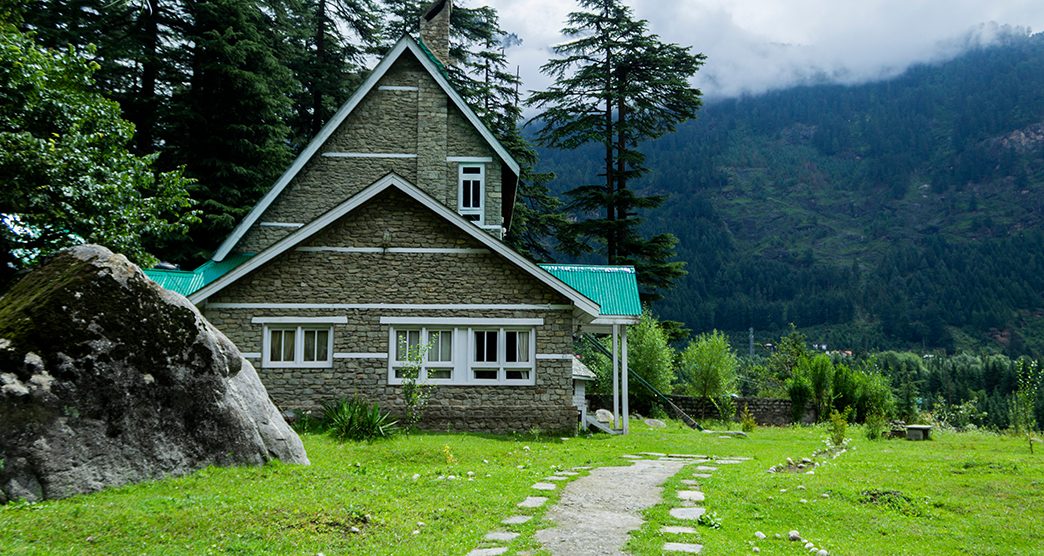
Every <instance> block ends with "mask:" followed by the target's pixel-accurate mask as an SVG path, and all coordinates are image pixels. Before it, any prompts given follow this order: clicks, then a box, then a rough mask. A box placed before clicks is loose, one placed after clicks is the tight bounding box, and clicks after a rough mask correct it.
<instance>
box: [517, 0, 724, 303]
mask: <svg viewBox="0 0 1044 556" xmlns="http://www.w3.org/2000/svg"><path fill="white" fill-rule="evenodd" d="M578 3H579V5H580V8H581V11H576V12H572V13H570V14H569V17H568V20H567V23H566V27H565V28H564V29H562V32H563V34H564V35H565V36H566V37H568V38H569V39H570V40H569V41H567V42H565V43H563V44H560V45H557V46H555V47H553V50H554V52H555V54H556V55H557V56H559V57H558V58H555V59H552V60H551V61H549V62H548V63H547V64H545V65H544V66H543V67H542V68H541V70H542V71H543V72H544V73H545V74H546V75H548V76H549V77H551V78H552V79H553V81H554V85H552V86H551V87H550V88H548V89H547V90H545V91H538V92H536V93H534V94H533V95H532V96H531V97H530V99H529V101H528V102H529V104H530V105H532V106H534V107H536V108H537V109H538V110H540V111H541V112H540V114H539V116H538V117H537V121H539V126H540V128H539V130H538V133H537V138H538V140H539V141H540V142H541V143H542V144H543V145H545V146H549V147H555V148H561V149H575V148H577V147H580V146H581V145H585V144H588V143H594V144H601V146H602V147H603V150H604V160H603V162H604V175H603V177H604V181H603V182H602V183H600V184H596V185H594V184H592V185H581V186H578V187H575V188H573V189H572V190H570V191H569V193H568V194H569V196H570V198H571V199H572V201H571V207H572V208H573V209H575V210H577V211H579V212H580V213H581V215H582V216H583V217H584V219H583V220H580V221H579V222H577V223H576V225H575V227H574V228H575V229H574V231H575V232H576V235H578V236H580V237H586V238H590V240H591V241H593V242H595V243H596V245H591V244H590V243H585V242H578V243H576V244H575V245H574V246H575V247H576V248H577V249H578V250H581V251H589V250H593V249H595V248H596V246H597V248H598V249H600V250H601V251H602V252H603V253H604V255H605V258H606V261H607V262H608V263H609V264H633V265H635V267H636V268H637V270H638V277H639V281H640V285H641V288H642V294H643V297H644V298H645V299H647V300H654V299H657V298H659V294H658V293H657V292H658V291H659V290H661V289H665V288H669V287H670V286H671V285H672V284H673V283H674V281H675V280H677V279H678V278H679V277H680V276H682V275H683V274H684V272H685V271H684V264H683V263H680V262H674V261H671V260H670V259H672V258H673V257H674V248H675V245H676V244H677V238H675V237H674V236H673V235H671V234H660V235H656V236H653V237H651V238H644V237H642V235H641V233H640V231H639V226H640V223H641V220H640V218H639V215H638V211H639V210H641V209H649V208H654V207H656V206H659V205H660V204H661V203H662V202H663V197H662V196H658V195H645V196H643V195H639V194H637V193H636V192H635V191H634V190H633V189H632V188H631V187H630V183H631V180H633V179H637V178H640V177H642V175H644V174H645V173H646V172H647V171H648V168H647V167H646V166H645V164H644V162H645V156H644V155H643V154H642V153H641V152H640V151H639V150H638V148H637V147H638V145H639V144H641V143H642V142H644V141H646V140H649V139H654V138H657V137H660V136H661V135H663V134H665V133H668V132H671V131H673V130H674V129H675V127H676V126H677V124H678V123H680V122H683V121H685V120H688V119H691V118H693V117H695V115H696V111H697V109H698V108H699V107H700V91H699V90H698V89H695V88H693V87H692V86H691V85H689V83H688V79H689V78H690V77H692V75H693V74H694V73H695V72H696V71H697V69H699V67H700V65H702V63H703V60H704V56H703V55H702V54H696V55H693V54H690V53H689V49H688V48H684V47H681V46H679V45H676V44H670V43H664V42H662V41H660V40H659V37H658V36H657V35H654V34H651V33H650V32H649V30H648V22H646V21H645V20H641V19H636V18H635V17H634V15H633V13H632V11H631V9H630V8H629V7H627V6H625V5H623V3H622V2H621V1H620V0H578ZM598 212H603V213H604V217H595V216H594V214H595V213H598Z"/></svg>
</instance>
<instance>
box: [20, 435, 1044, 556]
mask: <svg viewBox="0 0 1044 556" xmlns="http://www.w3.org/2000/svg"><path fill="white" fill-rule="evenodd" d="M634 429H635V430H634V431H633V432H632V434H631V435H629V436H627V437H613V438H609V437H605V436H596V437H591V438H572V439H568V440H561V439H558V438H534V437H531V436H527V435H518V436H503V437H494V436H483V435H464V434H422V435H414V436H412V437H399V438H396V439H393V440H390V441H386V442H377V443H373V444H352V443H347V444H340V443H337V442H335V441H332V440H329V439H327V438H326V437H323V436H316V435H305V436H304V441H305V446H306V448H307V450H308V455H309V457H310V458H311V460H312V465H311V466H310V467H295V466H288V465H281V464H278V463H276V464H271V465H267V466H265V467H261V468H236V469H216V468H214V469H207V470H203V471H201V472H198V473H195V474H193V475H190V476H188V477H182V478H177V479H169V480H164V481H157V482H153V483H147V484H141V485H136V486H129V487H124V488H119V489H111V490H107V491H105V492H101V493H96V494H91V495H87V496H78V497H74V498H71V499H67V500H61V501H53V502H45V503H40V504H12V505H8V506H6V507H2V508H0V554H52V553H75V554H81V553H84V554H121V553H136V554H140V553H149V554H184V553H199V554H202V553H223V554H224V553H238V554H254V553H288V554H316V553H318V552H324V553H326V554H345V553H351V554H432V555H435V554H464V553H466V552H468V551H469V550H471V549H472V548H475V547H477V546H485V545H484V544H483V543H482V540H481V539H482V536H483V535H484V534H485V533H487V532H489V531H492V530H494V529H504V528H505V526H502V525H499V522H500V520H502V519H503V518H505V517H507V516H510V515H514V514H517V513H530V514H532V515H534V516H537V519H534V520H532V521H531V522H529V523H527V524H525V525H522V526H516V527H514V528H511V529H512V530H515V531H519V532H521V533H523V534H522V536H521V537H519V538H518V539H516V540H515V541H514V542H513V543H512V544H511V547H512V549H513V551H521V550H531V549H537V548H539V546H538V545H537V544H536V543H535V542H534V541H533V532H534V531H535V530H537V529H538V528H542V527H546V526H548V525H549V524H548V523H547V522H543V521H542V520H541V519H540V516H542V514H543V513H544V512H545V510H546V506H545V508H542V509H539V510H526V511H522V510H519V509H518V508H516V507H515V504H517V503H518V502H519V501H521V500H522V499H523V498H525V497H526V496H527V495H532V494H535V493H534V492H533V491H531V490H530V488H529V486H530V485H531V484H532V483H534V482H536V481H538V480H539V479H541V478H543V477H546V476H547V475H549V474H550V473H552V472H553V471H555V470H557V469H560V468H566V467H573V466H578V465H591V466H604V465H614V464H615V465H619V464H622V463H624V462H625V460H623V459H621V458H620V457H619V456H620V455H621V454H625V453H635V452H640V451H657V452H675V453H698V454H707V455H713V456H719V457H720V456H732V455H736V456H749V457H752V458H754V459H753V460H752V461H748V462H745V463H742V464H739V465H722V466H720V468H719V470H718V471H717V472H715V473H714V476H713V477H712V478H711V479H707V480H705V481H703V482H702V485H701V486H702V488H703V490H704V492H705V493H706V495H707V502H706V506H707V508H708V509H709V510H710V511H713V512H716V513H717V514H718V515H719V516H720V517H721V522H722V527H721V528H720V529H709V528H705V527H700V528H699V529H700V533H699V535H698V537H696V538H694V540H697V542H701V543H703V544H704V545H705V549H704V554H743V553H749V552H750V551H751V547H752V546H753V545H752V542H753V541H754V540H755V538H754V532H755V531H762V532H764V533H766V534H767V535H768V537H769V538H768V539H766V540H764V541H758V543H757V545H758V546H759V547H761V550H762V553H767V554H807V551H805V550H804V549H803V548H802V547H800V546H798V544H799V543H790V542H788V541H784V540H775V539H774V538H773V537H774V534H776V533H780V534H783V535H784V536H785V535H786V533H787V531H789V530H791V529H797V530H798V531H800V532H801V534H802V535H803V536H805V537H806V538H809V539H811V540H813V541H814V542H816V543H817V545H818V546H821V547H823V548H826V549H827V550H829V551H830V552H831V554H958V553H960V554H965V553H969V554H972V553H973V554H1034V553H1037V554H1044V548H1042V547H1044V488H1042V487H1044V454H1041V453H1040V450H1038V453H1037V454H1036V455H1030V454H1029V451H1028V449H1027V447H1026V445H1025V443H1024V442H1022V441H1019V440H1017V439H1014V438H1010V437H1003V436H996V435H989V434H975V433H969V434H959V435H958V434H942V435H937V438H936V440H933V441H932V442H906V441H880V442H870V441H867V440H865V439H864V438H863V437H862V434H861V431H859V430H858V429H853V430H851V433H852V434H851V436H853V437H854V440H853V442H852V444H851V449H850V450H849V451H848V452H847V453H845V454H843V455H841V456H840V457H838V458H837V459H834V460H832V461H830V462H829V463H828V464H827V465H825V466H821V467H819V468H817V469H816V472H815V474H814V475H806V474H790V473H778V474H770V473H767V472H766V470H767V469H768V467H770V466H771V465H773V464H776V463H781V462H783V461H784V460H785V459H786V458H787V457H788V456H789V457H792V458H795V459H800V458H802V457H807V456H809V455H811V454H812V452H814V451H815V450H817V449H818V448H820V447H822V445H823V444H822V440H823V439H824V438H825V437H826V432H825V430H823V429H820V428H786V429H769V428H766V429H758V430H757V431H755V432H754V433H753V434H752V435H751V437H750V438H749V439H746V440H743V439H721V438H718V437H717V436H713V435H706V434H702V433H697V432H692V431H690V430H688V429H685V428H682V427H680V426H677V425H672V426H671V427H669V428H667V429H658V430H653V429H646V428H645V427H644V426H642V425H637V426H635V427H634ZM469 472H470V473H471V474H472V475H471V476H469ZM415 475H419V476H418V477H417V478H416V479H414V476H415ZM449 475H453V476H455V477H456V479H455V480H449V479H448V478H444V479H441V480H440V479H439V477H440V476H442V477H448V476H449ZM690 476H691V470H690V469H689V468H686V469H685V470H683V471H682V472H681V473H680V474H678V475H677V476H675V477H674V478H673V479H671V480H670V481H669V482H668V483H667V493H666V495H665V500H671V499H673V492H674V491H675V490H676V489H677V488H678V486H679V485H680V483H679V481H680V480H681V479H684V478H686V477H690ZM802 486H803V487H804V488H803V489H802V488H800V487H802ZM783 489H786V492H781V491H782V490H783ZM873 489H876V490H877V491H881V493H878V494H877V495H876V496H868V495H864V494H863V493H864V492H865V491H870V490H873ZM886 492H887V493H886ZM823 494H827V495H828V496H829V497H828V498H825V497H823ZM551 497H552V502H553V501H554V498H555V493H551ZM870 498H873V499H874V500H875V501H874V502H872V501H870ZM800 499H805V500H807V503H801V502H800ZM669 508H670V505H668V504H666V503H665V504H661V505H660V506H656V507H654V508H651V509H650V510H648V512H647V519H648V520H649V522H648V523H647V524H646V525H645V526H644V527H643V528H642V529H641V530H640V531H637V532H636V533H635V534H634V535H633V536H632V541H631V544H630V545H629V547H630V548H631V549H632V551H634V552H635V553H637V554H659V553H660V547H661V546H662V544H663V542H664V538H663V537H661V536H660V535H659V533H658V529H659V527H660V526H661V525H663V524H676V523H674V522H673V521H672V520H671V518H670V517H669V515H668V509H669ZM353 528H354V529H353Z"/></svg>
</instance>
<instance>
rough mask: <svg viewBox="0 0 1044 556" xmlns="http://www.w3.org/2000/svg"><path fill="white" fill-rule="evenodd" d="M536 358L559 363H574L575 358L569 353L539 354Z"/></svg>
mask: <svg viewBox="0 0 1044 556" xmlns="http://www.w3.org/2000/svg"><path fill="white" fill-rule="evenodd" d="M536 358H537V359H538V360H539V359H544V360H548V359H553V360H559V361H572V360H573V359H574V357H573V356H572V355H570V354H568V353H538V354H537V355H536Z"/></svg>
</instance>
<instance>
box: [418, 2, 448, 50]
mask: <svg viewBox="0 0 1044 556" xmlns="http://www.w3.org/2000/svg"><path fill="white" fill-rule="evenodd" d="M451 11H453V0H435V2H434V3H433V4H432V5H431V7H430V8H428V9H427V11H425V12H424V14H423V15H421V18H420V36H421V42H423V43H424V46H426V47H428V50H430V51H431V53H432V54H434V55H435V57H436V58H438V59H439V61H440V62H442V63H443V64H446V65H449V63H450V57H449V32H450V12H451Z"/></svg>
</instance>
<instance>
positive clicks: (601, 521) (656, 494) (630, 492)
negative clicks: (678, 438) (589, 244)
mask: <svg viewBox="0 0 1044 556" xmlns="http://www.w3.org/2000/svg"><path fill="white" fill-rule="evenodd" d="M642 455H643V456H652V457H656V458H660V457H662V456H664V454H642ZM674 459H678V460H679V461H673V460H674ZM689 463H692V460H686V459H681V458H671V460H666V461H665V460H664V459H637V460H634V463H633V464H632V465H629V466H627V467H601V468H598V469H595V470H593V471H591V473H590V474H589V475H587V476H586V477H581V478H580V479H577V480H575V481H573V482H571V483H569V484H568V485H566V487H565V489H563V491H562V497H561V498H560V499H559V501H558V504H556V505H555V506H554V507H553V508H551V509H550V510H549V511H548V512H547V516H546V517H547V518H548V519H550V520H552V521H554V522H555V523H557V524H558V526H557V527H554V528H552V529H544V530H542V531H537V534H536V539H537V541H539V542H540V543H541V544H542V545H544V548H546V549H547V550H549V551H550V552H551V554H556V555H558V554H561V555H569V556H574V555H575V556H581V555H584V554H592V555H593V554H624V552H623V546H624V544H626V543H627V539H628V536H629V534H630V532H631V530H633V529H637V528H638V527H641V525H642V516H641V513H642V510H644V509H645V508H648V507H649V506H654V505H656V504H658V503H659V502H660V500H661V499H662V492H663V489H662V488H661V485H663V483H664V481H666V480H667V479H669V478H670V477H672V476H674V475H675V474H676V473H678V471H680V470H681V469H682V468H683V467H685V465H687V464H689Z"/></svg>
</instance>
